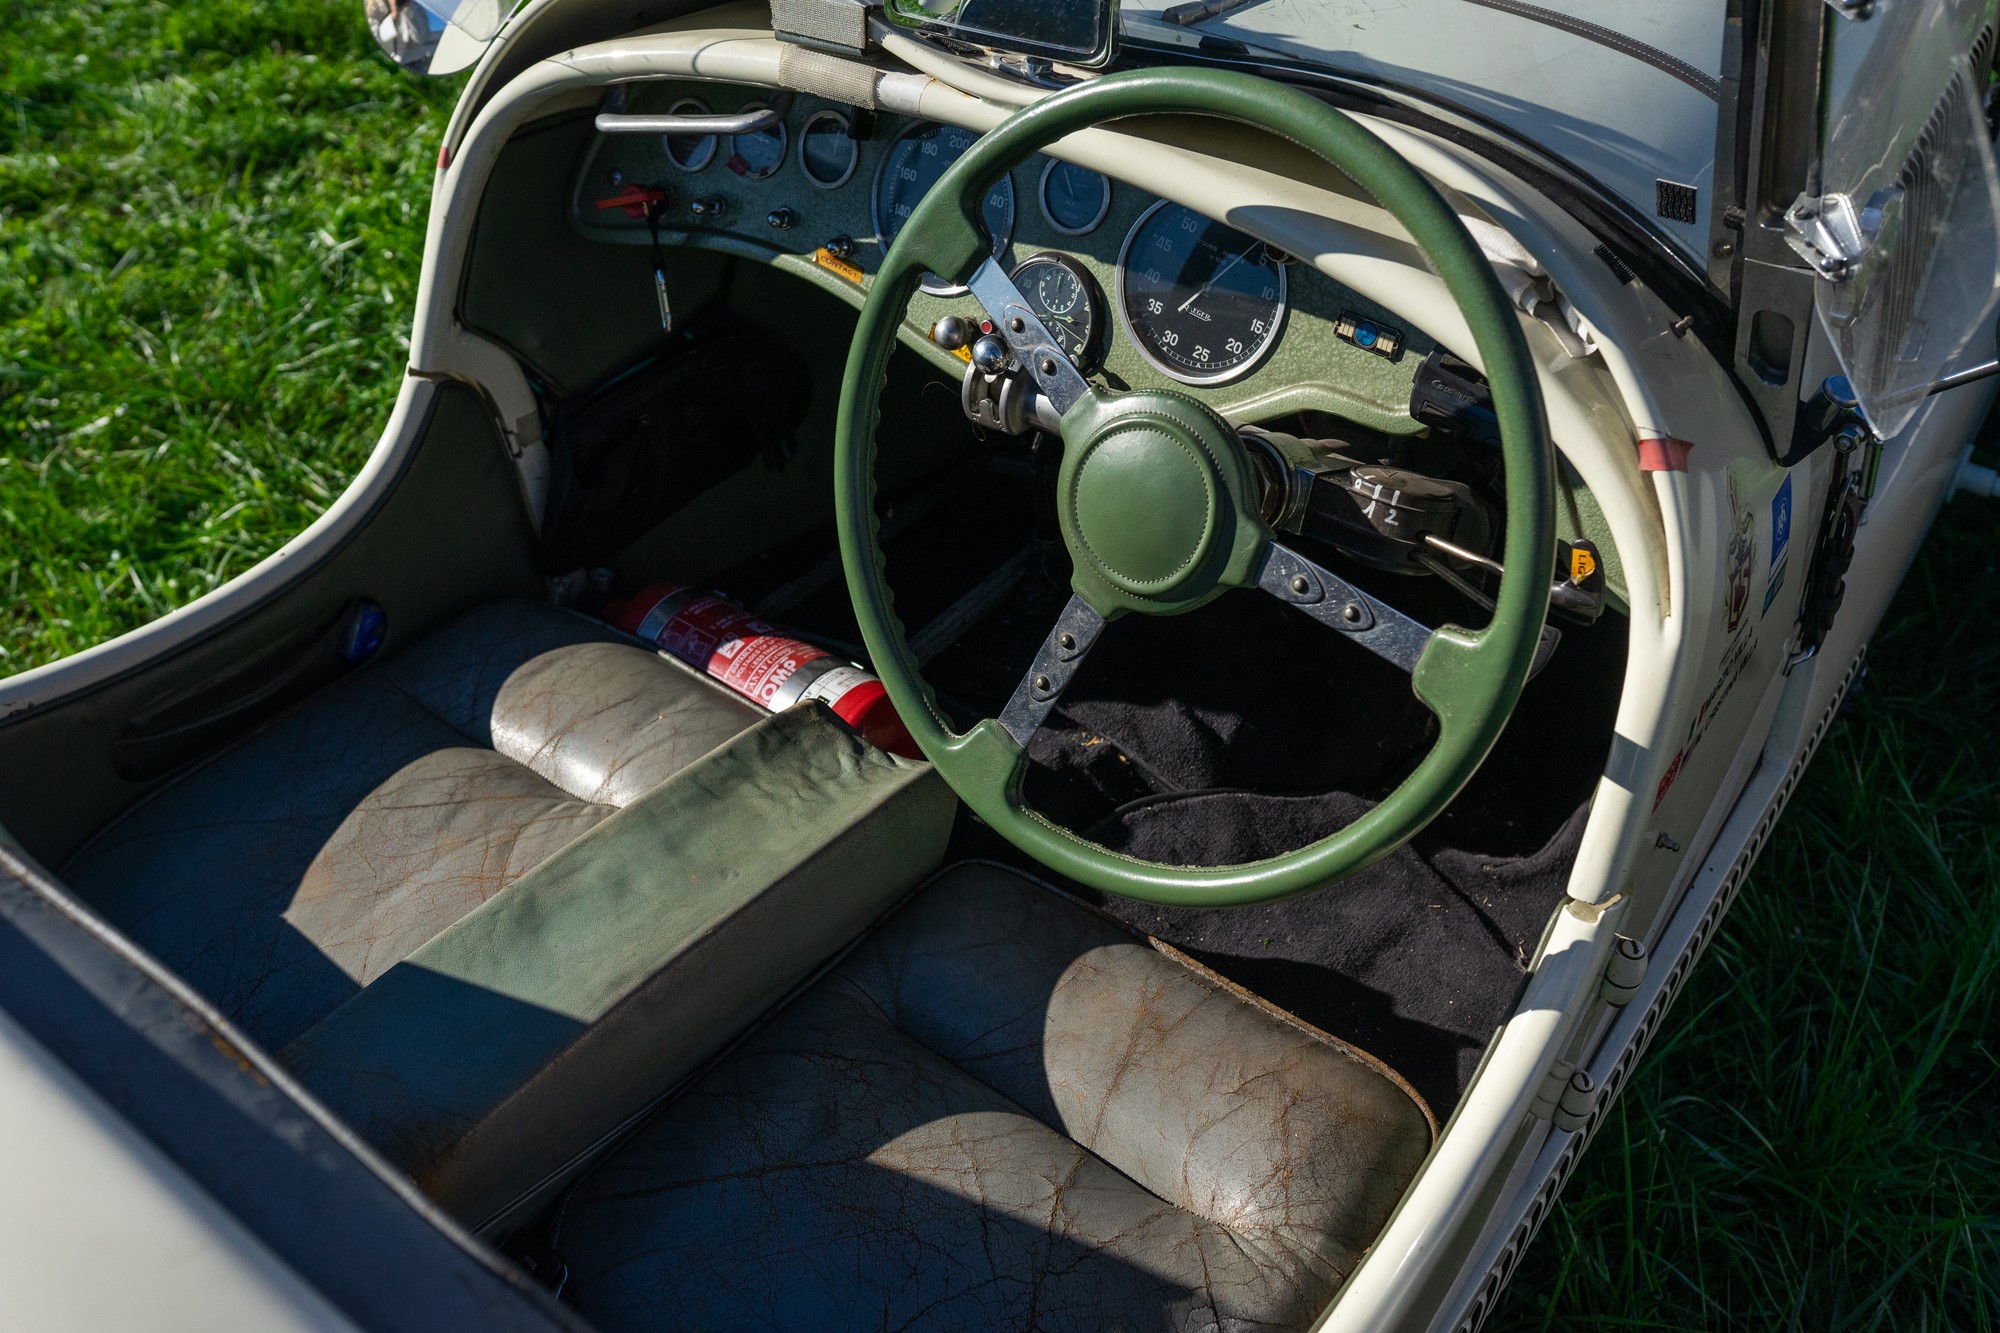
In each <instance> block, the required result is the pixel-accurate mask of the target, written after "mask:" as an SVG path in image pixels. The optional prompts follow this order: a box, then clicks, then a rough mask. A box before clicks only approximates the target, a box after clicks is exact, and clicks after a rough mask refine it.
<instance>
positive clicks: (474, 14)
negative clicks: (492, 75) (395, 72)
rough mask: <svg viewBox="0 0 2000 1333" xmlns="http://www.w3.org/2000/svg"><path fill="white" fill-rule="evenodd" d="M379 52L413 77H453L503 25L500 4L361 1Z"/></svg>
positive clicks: (486, 0)
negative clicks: (379, 49)
mask: <svg viewBox="0 0 2000 1333" xmlns="http://www.w3.org/2000/svg"><path fill="white" fill-rule="evenodd" d="M361 8H362V14H363V17H364V18H365V19H366V20H367V23H368V32H369V34H370V35H371V36H373V37H374V38H375V44H376V45H377V46H380V47H381V48H382V53H383V54H384V55H386V56H388V57H389V59H391V60H393V61H395V62H396V63H397V64H398V65H400V66H401V67H402V68H404V69H406V70H409V71H410V72H411V73H412V74H456V73H457V72H458V71H460V70H462V69H465V68H467V67H468V66H470V65H472V64H473V62H475V61H477V60H478V59H479V57H480V56H481V55H482V54H484V53H485V51H486V47H487V45H488V44H489V43H490V42H491V41H492V40H493V38H494V36H495V34H497V33H498V32H499V31H500V25H501V24H502V23H503V22H505V21H506V17H507V12H506V11H507V8H508V6H507V4H505V3H504V2H503V0H362V5H361Z"/></svg>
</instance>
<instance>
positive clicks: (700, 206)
mask: <svg viewBox="0 0 2000 1333" xmlns="http://www.w3.org/2000/svg"><path fill="white" fill-rule="evenodd" d="M688 211H689V212H690V213H693V214H694V215H695V216H696V217H698V218H700V219H702V220H703V221H705V222H720V221H721V220H722V215H723V214H724V213H727V212H728V211H729V201H728V200H727V199H725V198H723V197H722V196H721V195H719V194H705V195H703V196H701V197H700V198H699V199H696V200H695V201H694V202H693V203H691V204H689V205H688Z"/></svg>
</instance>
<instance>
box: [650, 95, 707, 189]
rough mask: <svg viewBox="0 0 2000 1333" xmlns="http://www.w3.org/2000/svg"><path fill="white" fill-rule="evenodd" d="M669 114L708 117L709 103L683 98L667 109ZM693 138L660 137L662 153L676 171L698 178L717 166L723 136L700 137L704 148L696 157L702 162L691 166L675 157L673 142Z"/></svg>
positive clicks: (671, 135) (665, 135)
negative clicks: (716, 161) (716, 159)
mask: <svg viewBox="0 0 2000 1333" xmlns="http://www.w3.org/2000/svg"><path fill="white" fill-rule="evenodd" d="M667 114H668V115H670V116H706V115H708V114H710V113H709V109H708V103H706V102H704V101H702V100H701V99H700V98H699V97H683V98H681V100H680V101H678V102H675V103H674V104H673V105H672V106H670V107H668V108H667ZM691 137H696V136H691V135H686V134H662V135H661V136H660V151H661V152H662V153H665V154H666V157H667V161H668V162H669V163H670V164H672V165H673V167H674V168H675V169H676V170H679V171H684V172H686V173H687V174H688V175H690V176H697V175H700V174H701V173H702V172H704V171H707V170H708V169H709V168H710V167H712V166H714V165H715V154H716V150H717V149H719V148H721V147H722V136H721V135H718V134H704V135H700V136H699V142H700V143H701V144H702V145H703V146H702V148H701V149H700V150H698V151H697V152H696V154H695V156H696V157H697V158H699V159H700V160H699V161H698V162H695V163H693V164H692V165H690V164H689V163H687V162H683V161H681V160H680V158H678V157H676V156H675V155H674V149H673V141H674V140H675V139H686V138H691Z"/></svg>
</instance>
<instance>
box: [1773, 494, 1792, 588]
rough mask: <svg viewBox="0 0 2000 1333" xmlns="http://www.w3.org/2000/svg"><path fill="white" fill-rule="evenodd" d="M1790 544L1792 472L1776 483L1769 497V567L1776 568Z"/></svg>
mask: <svg viewBox="0 0 2000 1333" xmlns="http://www.w3.org/2000/svg"><path fill="white" fill-rule="evenodd" d="M1791 545H1792V474H1791V473H1789V472H1787V473H1786V474H1785V479H1784V480H1783V481H1781V482H1779V483H1778V493H1777V494H1776V495H1774V496H1772V497H1771V568H1773V569H1776V568H1777V567H1778V565H1779V564H1780V563H1781V562H1782V561H1783V560H1784V558H1785V552H1786V551H1788V550H1790V549H1791Z"/></svg>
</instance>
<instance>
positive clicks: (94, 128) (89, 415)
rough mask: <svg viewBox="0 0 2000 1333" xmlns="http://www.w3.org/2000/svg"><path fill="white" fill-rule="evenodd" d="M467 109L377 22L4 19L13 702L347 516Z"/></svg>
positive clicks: (33, 10) (233, 14)
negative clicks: (442, 177) (55, 670)
mask: <svg viewBox="0 0 2000 1333" xmlns="http://www.w3.org/2000/svg"><path fill="white" fill-rule="evenodd" d="M450 82H451V83H452V84H453V85H454V86H453V87H447V86H442V85H440V84H438V83H431V82H425V81H423V80H420V79H415V78H411V77H409V76H408V75H404V74H401V73H399V72H398V71H396V70H395V69H394V68H393V67H392V66H390V65H389V64H388V63H387V62H386V61H384V60H382V59H381V58H380V57H379V56H377V55H376V54H375V52H374V44H373V42H372V41H371V40H370V39H369V37H368V35H367V33H366V32H365V31H364V30H363V27H362V23H361V17H360V5H359V4H358V3H353V2H351V0H306V2H303V3H302V2H301V0H250V2H248V3H246V2H245V0H200V3H189V4H179V5H165V4H158V3H143V2H141V0H126V2H124V3H114V2H107V0H82V2H79V0H59V2H58V3H47V0H0V98H4V104H3V105H0V674H4V673H6V672H9V671H18V670H22V669H24V668H26V667H29V666H33V665H36V664H37V663H40V662H46V661H50V660H53V659H55V658H58V657H61V656H64V655H65V654H68V653H72V652H75V651H76V650H78V649H80V648H84V647H88V646H89V645H91V644H94V643H97V642H100V641H101V640H104V639H107V638H110V637H111V636H113V635H115V634H118V633H120V632H122V631H124V630H127V629H130V628H131V627H133V626H135V625H139V624H143V623H144V622H145V621H147V620H149V619H152V618H154V617H156V616H158V615H160V614H162V613H163V612H165V611H167V610H170V609H171V608H173V607H175V606H178V605H180V604H181V603H183V602H187V601H189V600H192V599H193V598H195V597H198V596H200V595H201V594H202V593H205V592H207V591H208V590H210V589H211V588H214V587H216V586H217V585H218V584H220V583H222V582H224V581H225V580H227V579H229V578H231V577H232V576H234V575H236V574H238V573H240V572H242V570H244V569H245V568H247V567H248V566H249V565H251V564H254V563H255V562H256V561H258V560H259V559H261V558H263V557H264V556H265V555H268V554H269V553H270V552H271V551H272V550H273V549H275V548H276V547H277V546H278V545H279V544H280V543H281V542H282V541H283V540H284V539H285V538H286V537H288V536H290V535H292V534H293V533H296V532H297V531H298V530H299V529H300V528H302V527H304V526H305V525H306V524H307V523H309V522H311V521H312V519H313V517H314V516H315V515H316V514H318V513H319V512H320V511H321V510H322V509H324V508H325V507H326V505H327V504H328V503H329V502H330V501H331V500H332V499H333V497H334V496H336V495H337V494H339V492H340V490H341V488H342V487H343V486H344V485H345V484H346V483H347V480H348V478H349V477H351V476H352V475H353V473H354V471H355V469H356V468H357V467H358V466H359V464H360V462H361V460H362V459H363V458H365V457H366V455H367V451H368V449H369V447H370V446H371V445H372V444H373V442H374V440H375V436H376V433H377V432H378V431H379V430H380V429H381V426H382V422H383V421H384V419H385V418H386V416H387V409H388V405H389V403H390V402H391V401H393V399H394V396H395V393H396V388H397V383H398V377H399V372H400V370H401V368H402V366H403V365H404V364H405V362H406V360H407V357H408V348H409V342H408V331H409V319H410V310H411V308H412V305H413V300H414V295H415V290H416V280H417V269H418V264H419V261H420V260H421V257H422V248H423V220H424V214H425V210H426V207H427V201H428V198H429V193H430V181H431V171H432V167H433V165H434V163H435V161H436V157H437V148H438V142H439V139H440V137H441V135H442V131H443V126H444V120H445V117H446V115H448V114H449V111H450V105H451V100H452V96H453V92H454V91H455V84H456V83H457V81H456V80H453V81H450Z"/></svg>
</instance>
